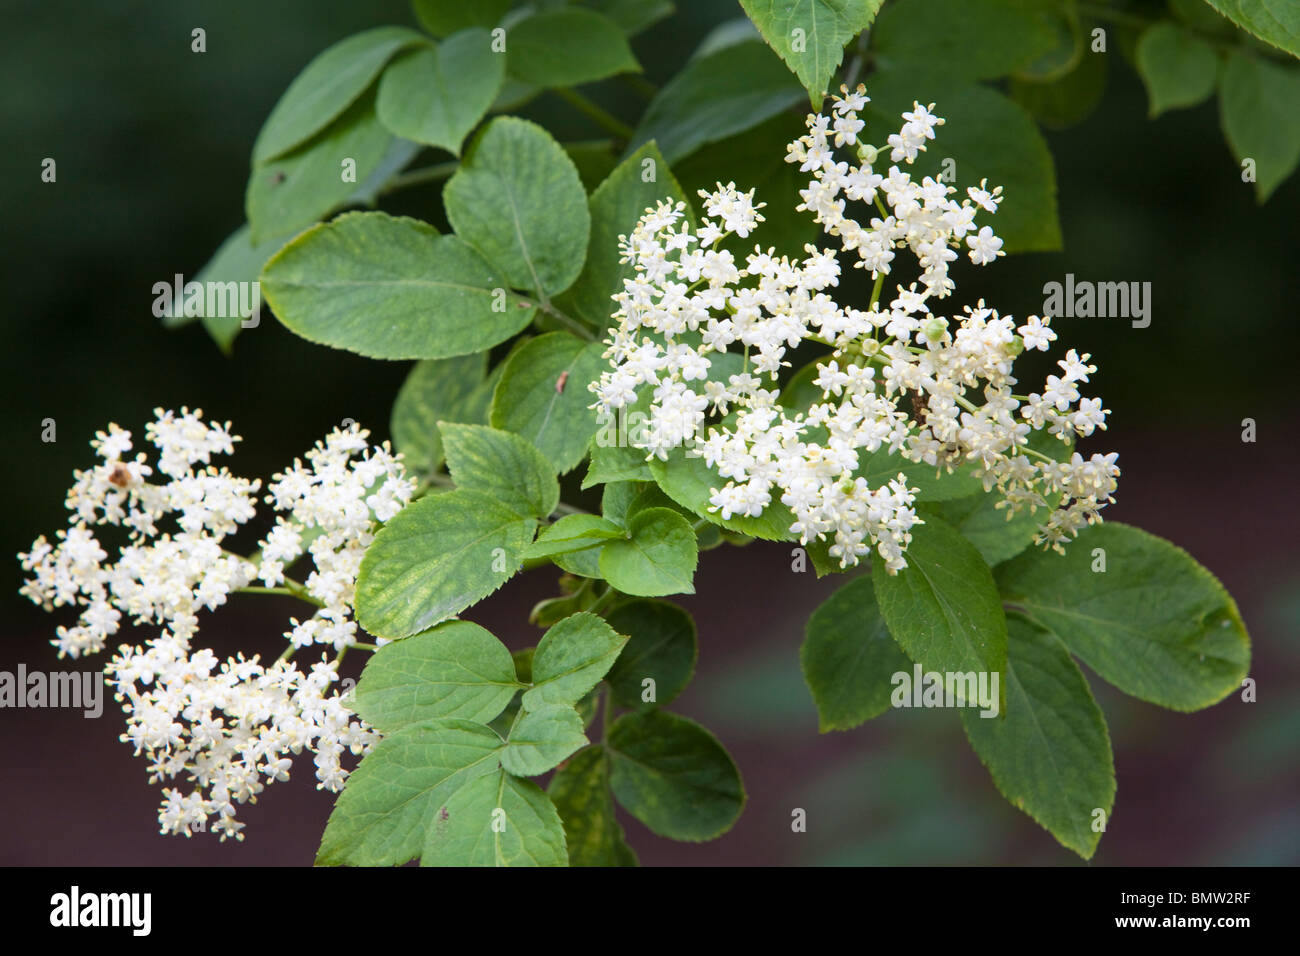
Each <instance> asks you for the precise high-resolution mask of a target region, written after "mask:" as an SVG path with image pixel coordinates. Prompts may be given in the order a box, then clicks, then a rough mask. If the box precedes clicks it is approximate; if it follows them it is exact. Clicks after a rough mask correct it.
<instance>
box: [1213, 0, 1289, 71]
mask: <svg viewBox="0 0 1300 956" xmlns="http://www.w3.org/2000/svg"><path fill="white" fill-rule="evenodd" d="M1205 2H1206V3H1208V4H1209V5H1210V6H1212V7H1214V9H1216V10H1218V11H1219V12H1220V13H1222V14H1223V15H1224V16H1225V17H1227V18H1228V19H1229V20H1231V21H1232V22H1233V23H1235V24H1236V25H1237V26H1239V27H1241V28H1242V29H1243V30H1245V31H1247V32H1248V33H1253V34H1254V35H1255V36H1257V37H1259V38H1260V39H1261V40H1263V41H1264V42H1265V43H1270V44H1272V45H1273V46H1275V47H1277V48H1278V49H1279V50H1285V51H1286V52H1287V53H1290V54H1291V55H1292V56H1298V57H1300V7H1297V6H1296V5H1295V4H1294V3H1287V2H1285V0H1205Z"/></svg>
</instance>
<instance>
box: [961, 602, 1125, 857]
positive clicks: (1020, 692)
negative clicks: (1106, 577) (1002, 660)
mask: <svg viewBox="0 0 1300 956" xmlns="http://www.w3.org/2000/svg"><path fill="white" fill-rule="evenodd" d="M1007 625H1008V627H1007V636H1008V639H1009V645H1008V651H1007V658H1008V659H1007V672H1006V684H1007V687H1006V697H1007V709H1006V713H1005V714H1004V715H1003V716H1002V718H1001V719H999V718H998V717H997V716H996V715H992V716H987V717H986V716H984V713H983V712H982V711H980V710H976V709H973V708H969V707H964V708H962V709H961V720H962V724H963V725H964V726H965V728H966V737H967V738H968V739H969V740H970V744H971V747H973V748H974V749H975V753H977V754H978V755H979V758H980V760H981V761H982V762H983V764H984V766H986V767H988V769H989V773H990V774H991V775H992V776H993V782H994V783H995V784H996V785H997V788H998V790H999V792H1001V794H1002V795H1003V796H1004V797H1006V798H1007V800H1009V801H1010V802H1011V804H1012V805H1013V806H1015V807H1018V808H1019V809H1021V810H1023V811H1024V812H1025V813H1027V814H1029V815H1030V816H1031V817H1033V818H1034V819H1035V820H1036V821H1038V823H1039V824H1040V825H1041V826H1043V827H1044V828H1045V829H1047V830H1048V831H1049V832H1050V833H1051V834H1052V835H1053V836H1054V837H1056V839H1057V840H1059V841H1060V842H1061V844H1062V845H1063V846H1066V847H1068V848H1070V849H1071V850H1073V851H1074V852H1075V853H1077V854H1079V855H1080V856H1081V857H1083V858H1084V859H1085V860H1087V859H1091V858H1092V855H1093V853H1094V852H1095V851H1096V849H1097V843H1098V841H1099V840H1100V839H1101V831H1099V830H1094V828H1093V825H1094V823H1097V822H1098V821H1099V820H1100V822H1101V823H1102V824H1105V822H1106V821H1108V820H1109V819H1110V811H1111V807H1112V806H1113V805H1114V803H1115V762H1114V759H1113V757H1112V755H1111V749H1110V735H1109V734H1108V733H1107V731H1106V721H1105V718H1104V717H1103V716H1102V713H1101V709H1100V708H1099V707H1098V706H1097V702H1096V701H1095V700H1093V699H1092V693H1091V691H1089V690H1088V682H1087V681H1086V680H1084V677H1083V674H1081V673H1080V672H1079V668H1078V667H1077V666H1076V665H1075V663H1074V661H1073V660H1071V659H1070V655H1069V653H1068V652H1067V651H1066V650H1065V648H1064V647H1063V646H1062V645H1061V642H1060V641H1058V640H1057V639H1056V638H1055V637H1053V636H1052V635H1051V634H1048V633H1046V632H1044V631H1040V630H1038V629H1037V628H1035V627H1031V626H1030V625H1028V624H1025V623H1024V622H1022V621H1019V620H1017V619H1015V618H1012V619H1011V620H1009V621H1008V622H1007ZM1097 810H1101V811H1102V814H1103V815H1102V816H1101V817H1100V818H1099V817H1097V815H1096V811H1097Z"/></svg>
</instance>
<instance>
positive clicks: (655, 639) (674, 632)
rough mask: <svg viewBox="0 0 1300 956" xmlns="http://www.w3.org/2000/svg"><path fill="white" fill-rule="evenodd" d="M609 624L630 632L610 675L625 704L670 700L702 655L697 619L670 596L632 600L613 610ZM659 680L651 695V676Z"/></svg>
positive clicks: (608, 678)
mask: <svg viewBox="0 0 1300 956" xmlns="http://www.w3.org/2000/svg"><path fill="white" fill-rule="evenodd" d="M608 620H609V626H610V627H612V628H613V629H614V630H616V631H618V632H619V633H620V634H626V635H627V636H628V642H627V647H625V648H624V649H623V653H622V654H620V655H619V656H618V660H617V661H615V662H614V666H613V667H611V668H610V670H609V673H608V674H607V675H606V677H605V680H606V681H607V682H608V684H609V687H610V690H611V692H612V693H613V695H614V700H616V701H617V702H618V703H619V704H620V705H621V706H623V707H643V706H645V705H646V704H660V705H662V704H669V703H672V701H673V700H675V699H676V697H677V695H678V694H680V693H681V692H682V691H683V690H684V689H685V688H686V685H687V684H689V683H690V680H691V675H692V674H693V673H694V672H695V660H696V658H697V657H698V655H699V649H698V647H697V643H696V636H695V622H694V621H693V620H691V616H690V615H689V614H688V613H686V611H684V610H683V609H682V608H680V607H678V606H677V605H676V604H669V603H668V602H667V601H628V602H627V603H626V604H620V605H619V606H618V607H617V608H615V609H614V610H613V611H611V612H610V614H609V617H608ZM647 678H648V679H650V680H653V681H654V696H653V697H652V698H651V699H650V700H645V699H644V697H645V693H646V690H647V688H646V686H645V681H646V679H647Z"/></svg>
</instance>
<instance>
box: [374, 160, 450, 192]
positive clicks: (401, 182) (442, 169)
mask: <svg viewBox="0 0 1300 956" xmlns="http://www.w3.org/2000/svg"><path fill="white" fill-rule="evenodd" d="M459 168H460V162H459V161H458V160H452V161H450V162H446V163H438V164H437V165H434V166H424V167H421V168H420V169H412V170H408V171H407V172H404V173H398V174H397V175H396V176H394V177H393V178H392V179H390V180H388V182H386V183H384V186H383V188H382V189H380V190H379V195H381V196H387V195H388V194H389V193H395V192H397V191H398V190H399V189H409V188H410V187H411V186H423V185H424V184H425V183H436V182H439V181H440V180H443V179H446V178H447V177H448V176H450V175H451V174H452V173H454V172H455V171H456V170H457V169H459Z"/></svg>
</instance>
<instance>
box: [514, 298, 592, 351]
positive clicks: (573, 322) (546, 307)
mask: <svg viewBox="0 0 1300 956" xmlns="http://www.w3.org/2000/svg"><path fill="white" fill-rule="evenodd" d="M520 301H527V300H522V299H521V300H520ZM529 304H530V305H536V306H537V309H538V311H540V312H544V313H546V314H547V315H549V316H550V317H551V318H553V319H555V321H557V322H559V323H560V324H561V325H563V326H564V327H565V328H567V329H568V330H569V331H570V332H572V333H573V334H574V335H576V336H578V337H579V338H582V339H586V340H587V341H588V342H594V341H596V333H595V332H593V331H592V330H591V329H589V328H588V327H587V326H585V325H583V324H582V323H581V322H579V321H578V320H577V319H575V318H574V317H573V316H571V315H566V314H565V313H563V312H561V311H560V310H559V309H557V308H556V307H555V306H553V305H551V303H550V302H549V301H547V300H545V299H543V300H541V301H539V302H536V303H529Z"/></svg>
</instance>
